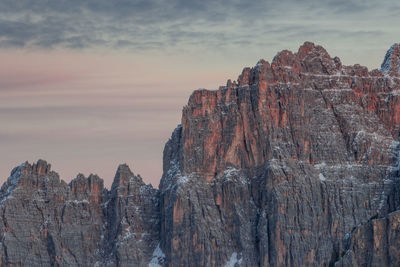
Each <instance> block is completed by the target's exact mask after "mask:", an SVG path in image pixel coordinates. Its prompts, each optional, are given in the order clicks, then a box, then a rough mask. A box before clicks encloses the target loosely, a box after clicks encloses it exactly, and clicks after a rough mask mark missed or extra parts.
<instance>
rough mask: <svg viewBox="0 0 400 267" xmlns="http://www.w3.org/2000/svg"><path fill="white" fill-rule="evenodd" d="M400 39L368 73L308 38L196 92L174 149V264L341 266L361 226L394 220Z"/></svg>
mask: <svg viewBox="0 0 400 267" xmlns="http://www.w3.org/2000/svg"><path fill="white" fill-rule="evenodd" d="M398 47H399V46H398V45H395V46H393V49H391V50H390V51H389V52H388V55H387V56H386V59H385V62H386V63H384V64H383V66H386V65H388V66H390V68H389V69H388V71H386V68H385V67H383V68H382V71H379V70H372V71H368V69H367V68H366V67H362V66H360V65H354V66H343V65H342V64H341V61H340V59H339V58H332V57H331V56H330V55H329V54H328V53H327V52H326V50H325V49H324V48H322V47H321V46H317V45H314V44H313V43H305V44H304V45H303V46H301V47H300V49H299V51H298V52H297V53H292V52H290V51H282V52H280V53H278V54H277V55H276V57H275V58H274V60H273V61H272V63H268V62H266V61H264V60H260V61H259V62H258V63H257V65H256V66H255V67H254V68H245V69H244V70H243V72H242V74H241V75H240V76H239V78H238V81H237V82H231V81H228V82H227V85H226V86H223V87H220V88H219V89H218V90H216V91H208V90H197V91H195V92H194V93H193V94H192V96H191V97H190V99H189V102H188V105H187V106H186V107H185V108H184V110H183V116H182V125H181V126H179V127H178V128H177V129H176V130H175V131H174V133H173V135H172V138H171V140H170V141H169V142H168V143H167V145H166V147H165V151H164V167H165V166H167V167H166V168H165V169H164V175H163V178H162V180H161V183H160V197H161V207H162V211H161V212H162V218H161V225H162V227H161V244H162V249H163V250H165V251H166V255H167V260H166V262H167V263H168V264H169V266H176V265H188V264H189V263H193V262H194V263H196V264H198V266H207V265H210V266H223V265H224V264H226V263H232V259H233V258H234V261H235V262H236V263H237V264H239V265H243V266H256V265H261V266H328V265H333V264H335V263H336V262H338V261H340V260H341V256H342V253H344V252H345V251H348V250H349V247H348V242H350V241H349V240H350V239H351V238H352V236H353V234H354V233H355V232H354V228H357V227H358V226H359V225H363V224H366V223H368V221H369V220H371V218H379V219H381V218H382V219H381V220H385V219H384V218H386V216H389V215H387V214H388V212H389V205H388V204H387V203H388V199H389V198H390V196H391V194H393V190H392V188H393V186H394V184H395V183H397V182H396V181H397V180H396V179H397V178H396V177H398V167H397V165H398V163H397V158H398V157H397V155H398V152H397V151H398V146H399V143H398V134H399V124H400V121H399V118H400V112H399V94H398V92H400V91H399V89H400V80H399V78H398V76H397V72H396V71H397V69H396V68H395V66H397V65H396V64H398V53H397V52H398ZM388 62H390V63H388ZM390 216H391V215H390ZM390 218H392V217H390ZM388 220H389V221H390V219H388ZM389 224H390V223H389ZM391 227H394V226H391ZM381 229H382V231H383V232H385V231H386V230H385V228H384V227H383V226H382V227H381ZM390 229H391V228H390ZM393 231H394V230H393ZM355 240H365V239H364V237H360V238H359V239H357V238H355ZM390 240H393V239H390ZM394 240H397V241H398V239H394ZM363 242H364V241H363ZM365 242H367V241H366V240H365ZM391 242H392V243H391ZM366 244H367V243H366ZM390 244H391V245H394V244H393V241H388V242H387V243H386V244H384V243H383V242H382V246H389V245H390ZM368 246H369V248H370V249H371V250H374V248H373V247H372V245H371V244H369V243H368ZM393 251H395V250H393ZM355 254H357V253H356V252H355ZM384 255H386V254H384ZM363 259H365V258H363ZM390 259H392V258H390ZM390 259H389V258H386V260H387V261H389V260H390ZM360 260H361V259H359V258H352V262H351V264H354V263H355V262H359V264H360V265H362V262H361V261H360ZM367 262H368V264H370V265H372V264H373V262H372V261H367ZM392 262H394V264H396V263H397V264H399V261H396V260H395V261H392ZM342 263H343V264H345V262H344V261H342ZM347 263H349V261H347ZM196 264H195V265H196ZM349 264H350V263H349ZM351 264H350V265H351ZM368 264H367V265H368ZM363 266H365V265H363Z"/></svg>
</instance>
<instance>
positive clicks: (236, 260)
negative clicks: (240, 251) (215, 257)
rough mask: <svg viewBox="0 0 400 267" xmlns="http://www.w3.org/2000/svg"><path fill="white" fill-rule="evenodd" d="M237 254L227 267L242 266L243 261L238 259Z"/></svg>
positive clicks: (233, 255)
mask: <svg viewBox="0 0 400 267" xmlns="http://www.w3.org/2000/svg"><path fill="white" fill-rule="evenodd" d="M237 256H238V255H237V253H236V252H233V253H232V256H231V258H230V259H229V261H228V262H227V263H226V264H225V267H235V265H236V264H241V263H242V259H238V257H237Z"/></svg>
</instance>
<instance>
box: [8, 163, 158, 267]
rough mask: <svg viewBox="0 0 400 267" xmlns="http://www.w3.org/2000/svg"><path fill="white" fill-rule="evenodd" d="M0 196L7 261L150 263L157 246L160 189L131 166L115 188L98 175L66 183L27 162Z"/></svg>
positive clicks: (14, 263) (18, 263)
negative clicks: (147, 181) (107, 186)
mask: <svg viewBox="0 0 400 267" xmlns="http://www.w3.org/2000/svg"><path fill="white" fill-rule="evenodd" d="M0 194H1V200H0V214H1V217H0V233H1V240H0V241H1V243H0V260H1V266H120V265H123V266H129V265H132V264H133V265H135V266H147V264H148V262H149V261H150V260H151V258H152V253H153V251H154V250H155V248H156V246H157V244H158V241H157V240H158V236H159V235H158V229H159V227H158V224H159V222H158V220H159V219H158V218H159V216H158V210H159V209H158V200H157V190H155V189H153V188H152V187H151V186H150V185H145V184H144V183H143V181H142V179H141V178H140V176H135V175H134V174H133V173H132V172H131V171H130V170H129V167H128V166H127V165H121V166H120V167H119V168H118V171H117V174H116V178H115V181H114V184H113V188H112V190H111V191H110V192H109V191H108V190H107V189H104V186H103V180H102V179H100V178H99V177H98V176H96V175H90V176H89V177H88V178H86V177H84V176H83V175H82V174H79V175H78V176H77V177H76V178H75V179H73V180H72V181H71V182H70V183H69V184H67V183H65V182H64V181H62V180H60V178H59V176H58V174H57V173H55V172H53V171H51V170H50V164H47V162H45V161H43V160H39V161H38V162H37V163H36V164H32V165H31V164H29V163H27V162H26V163H24V164H22V165H20V166H19V167H17V168H15V169H14V170H13V171H12V173H11V176H10V177H9V178H8V180H7V181H6V182H5V184H4V185H3V186H2V188H1V191H0ZM136 215H138V216H136Z"/></svg>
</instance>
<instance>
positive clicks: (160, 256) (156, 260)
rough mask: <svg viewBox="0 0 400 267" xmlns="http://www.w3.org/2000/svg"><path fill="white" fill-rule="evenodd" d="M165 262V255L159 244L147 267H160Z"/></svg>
mask: <svg viewBox="0 0 400 267" xmlns="http://www.w3.org/2000/svg"><path fill="white" fill-rule="evenodd" d="M164 260H165V254H164V252H163V251H162V250H161V248H160V244H158V245H157V247H156V249H155V250H154V252H153V258H152V259H151V261H150V262H149V267H162V264H163V262H164Z"/></svg>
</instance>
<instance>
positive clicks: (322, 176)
mask: <svg viewBox="0 0 400 267" xmlns="http://www.w3.org/2000/svg"><path fill="white" fill-rule="evenodd" d="M319 179H320V180H321V181H326V178H325V176H324V175H323V174H322V173H320V174H319Z"/></svg>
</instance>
